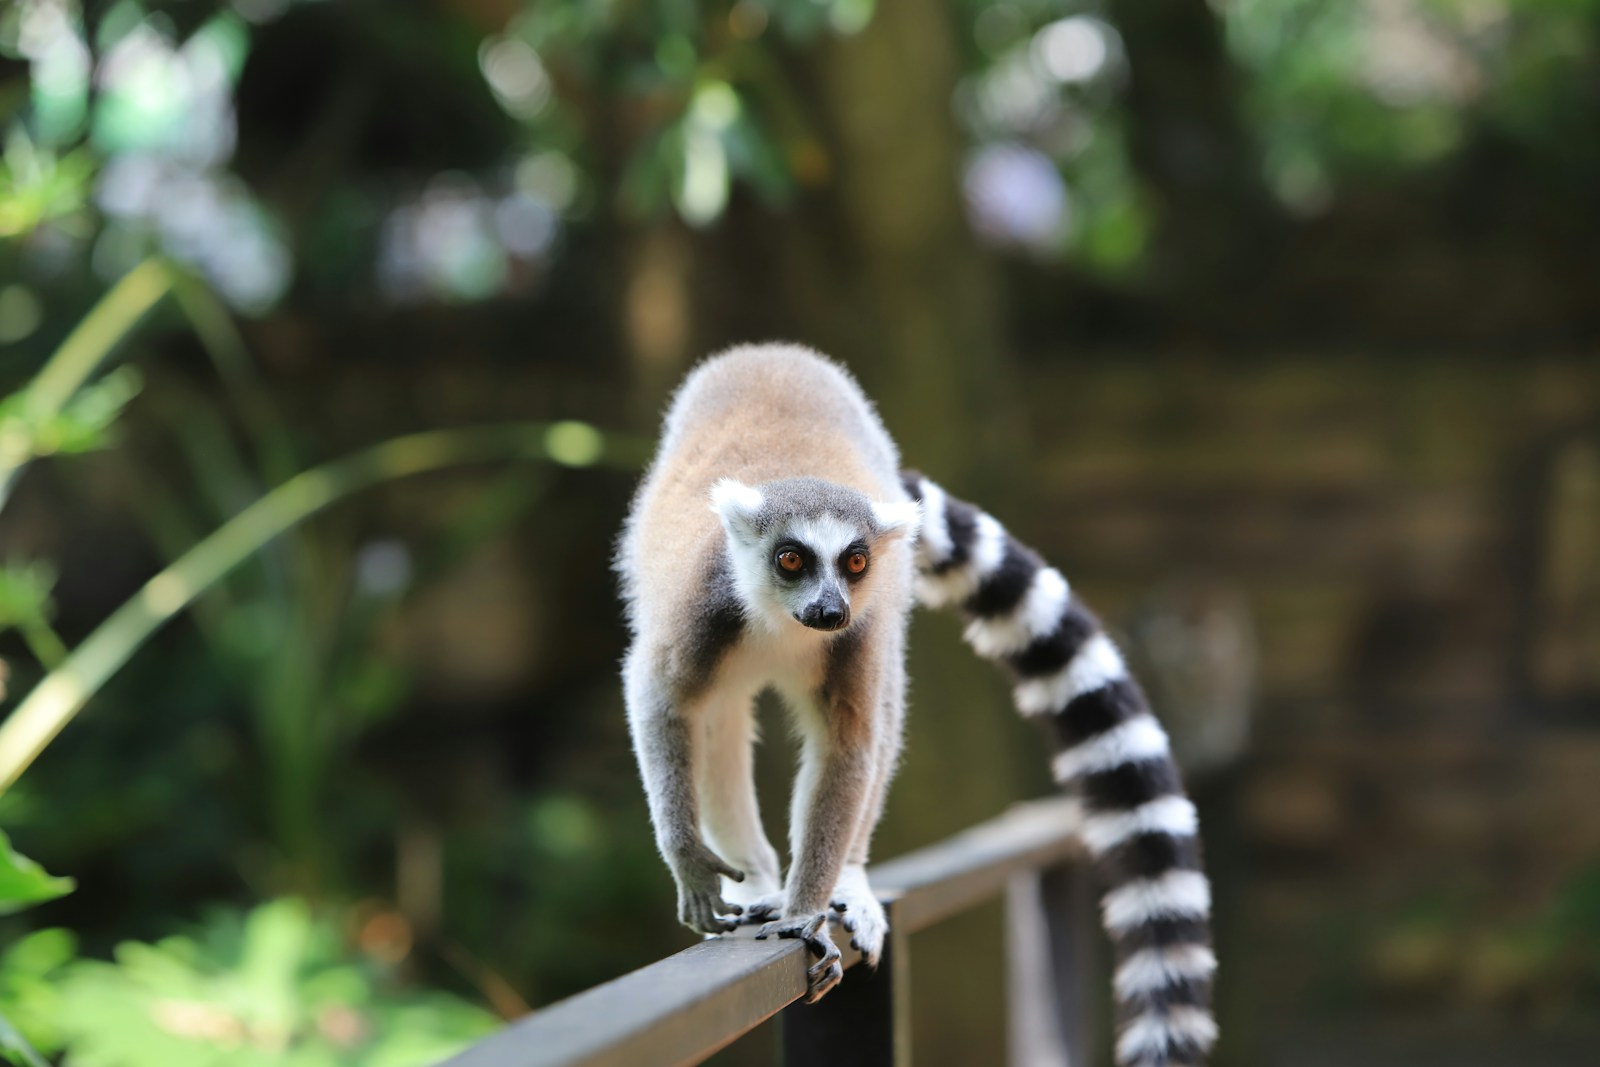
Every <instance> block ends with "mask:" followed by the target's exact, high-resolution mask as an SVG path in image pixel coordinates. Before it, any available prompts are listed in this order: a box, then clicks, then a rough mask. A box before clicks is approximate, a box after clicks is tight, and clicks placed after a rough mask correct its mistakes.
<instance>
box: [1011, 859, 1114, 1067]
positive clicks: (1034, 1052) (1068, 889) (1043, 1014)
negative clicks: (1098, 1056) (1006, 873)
mask: <svg viewBox="0 0 1600 1067" xmlns="http://www.w3.org/2000/svg"><path fill="white" fill-rule="evenodd" d="M1099 938H1100V933H1099V927H1098V924H1097V922H1096V917H1095V893H1094V883H1093V874H1092V872H1090V871H1089V870H1087V869H1086V868H1085V867H1084V866H1083V865H1082V864H1061V865H1057V866H1054V867H1046V868H1044V869H1043V870H1038V871H1019V872H1017V873H1016V874H1014V875H1012V876H1011V880H1010V882H1009V883H1008V885H1007V887H1006V959H1007V963H1006V969H1007V977H1008V980H1009V983H1010V989H1009V991H1008V992H1009V996H1008V997H1007V1004H1008V1008H1007V1010H1008V1012H1009V1016H1010V1018H1009V1026H1008V1036H1009V1039H1010V1040H1009V1055H1008V1060H1009V1062H1010V1064H1011V1067H1087V1065H1088V1064H1089V1063H1091V1062H1093V1061H1092V1060H1091V1059H1090V1055H1091V1051H1092V1050H1093V1049H1094V1047H1095V1040H1096V1038H1097V1030H1098V1027H1097V1026H1096V1025H1095V1021H1096V1018H1097V1010H1096V1009H1098V1008H1099V1007H1100V1006H1101V1005H1102V1002H1101V999H1100V997H1099V996H1098V995H1097V993H1098V990H1099V988H1100V986H1099V985H1098V984H1096V980H1095V976H1096V975H1097V974H1099V973H1100V972H1099V971H1098V970H1096V964H1097V962H1098V959H1097V958H1098V956H1099V955H1100V953H1099V952H1097V951H1096V948H1097V947H1098V945H1099V943H1100V942H1099ZM1100 981H1101V983H1103V982H1104V979H1103V977H1102V978H1101V979H1100Z"/></svg>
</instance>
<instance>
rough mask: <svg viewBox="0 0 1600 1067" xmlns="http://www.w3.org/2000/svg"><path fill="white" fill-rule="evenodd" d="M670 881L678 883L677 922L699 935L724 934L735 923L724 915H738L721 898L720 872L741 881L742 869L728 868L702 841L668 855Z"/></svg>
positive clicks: (735, 905) (734, 909)
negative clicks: (670, 872)
mask: <svg viewBox="0 0 1600 1067" xmlns="http://www.w3.org/2000/svg"><path fill="white" fill-rule="evenodd" d="M667 863H668V864H669V865H670V866H671V867H672V877H673V880H674V881H676V882H677V883H678V921H679V922H681V923H682V924H683V925H685V926H687V927H688V928H689V929H691V930H694V931H696V932H698V933H702V934H725V933H727V932H728V931H729V930H732V929H733V928H734V927H735V926H736V925H738V924H737V923H736V922H735V921H734V920H733V919H724V918H722V916H724V915H735V916H736V915H738V914H739V913H740V911H741V910H742V909H741V908H740V907H739V905H737V904H729V903H728V902H727V901H726V900H723V899H722V883H721V882H720V881H718V876H719V875H726V876H728V877H729V878H731V879H733V880H734V881H735V882H742V881H744V872H743V871H741V870H739V869H738V868H736V867H730V866H728V865H727V864H726V863H724V862H723V861H722V858H721V857H720V856H718V855H717V854H716V853H715V852H712V851H711V850H710V849H709V848H707V847H706V846H705V845H702V844H698V843H696V844H692V845H689V846H688V847H686V848H682V849H678V850H675V851H674V852H673V853H672V854H671V855H669V856H668V857H667Z"/></svg>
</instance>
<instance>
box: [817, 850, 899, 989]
mask: <svg viewBox="0 0 1600 1067" xmlns="http://www.w3.org/2000/svg"><path fill="white" fill-rule="evenodd" d="M831 906H832V908H833V910H834V911H835V912H837V913H838V915H839V922H840V923H841V925H843V926H844V928H845V929H846V930H848V931H849V932H850V944H851V946H852V947H853V948H855V949H856V950H857V951H859V952H860V953H861V955H862V957H863V958H864V959H865V960H866V961H867V965H868V966H869V967H876V966H877V965H878V960H879V959H880V958H881V957H882V956H883V940H884V938H885V937H886V936H887V935H888V933H889V919H888V917H887V916H886V915H884V913H883V905H882V904H881V903H879V902H878V898H877V896H876V895H874V894H873V892H872V889H871V888H870V887H869V886H868V885H867V875H866V871H865V870H864V869H862V868H861V867H859V866H851V867H846V868H845V869H844V871H843V873H842V874H840V876H839V885H838V888H836V889H835V890H834V891H833V901H832V905H831Z"/></svg>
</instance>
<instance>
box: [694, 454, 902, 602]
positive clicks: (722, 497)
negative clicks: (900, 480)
mask: <svg viewBox="0 0 1600 1067" xmlns="http://www.w3.org/2000/svg"><path fill="white" fill-rule="evenodd" d="M767 503H768V499H767V496H766V495H765V494H764V493H763V492H762V491H761V489H760V488H758V487H756V486H750V485H745V484H743V483H741V482H738V481H736V480H734V479H732V478H724V479H722V480H720V481H718V482H717V483H716V484H715V485H714V486H712V489H711V509H712V510H713V511H715V512H716V513H717V515H718V516H719V517H720V518H721V519H722V525H723V529H724V530H725V531H726V533H727V535H728V556H729V561H730V563H731V564H732V571H733V582H734V587H735V589H736V591H737V593H738V596H739V599H740V601H741V602H742V603H743V605H744V607H745V612H746V615H747V616H748V617H749V618H751V619H752V620H755V621H757V622H759V623H761V624H762V625H763V626H764V627H765V628H767V629H769V630H772V631H779V630H781V629H783V628H785V627H793V628H798V627H799V626H800V625H801V623H800V622H799V621H798V620H799V619H800V617H801V616H802V615H803V614H804V613H805V612H806V610H807V608H808V607H809V606H812V605H814V604H817V603H818V602H820V601H832V602H839V601H842V602H843V604H844V605H845V608H846V610H847V611H848V612H849V615H850V618H851V619H854V618H856V617H858V615H859V612H860V610H861V608H862V607H863V602H864V600H865V599H866V593H867V590H868V587H869V585H870V581H869V579H866V578H864V579H861V580H859V581H851V580H850V579H848V578H847V577H846V575H845V573H844V572H843V570H842V569H841V568H840V566H839V560H840V557H841V556H843V555H844V554H845V553H846V550H848V549H849V548H850V546H851V545H855V544H860V545H863V546H865V547H866V549H867V552H868V561H869V562H868V575H869V576H870V573H871V569H872V566H873V561H872V551H873V548H874V547H875V546H876V545H878V544H881V543H882V542H883V541H884V540H886V539H888V538H890V537H896V536H903V535H906V534H912V535H914V533H915V531H916V528H917V525H918V523H919V521H920V519H921V510H920V509H919V507H918V505H917V504H916V503H915V502H913V501H904V502H901V501H889V502H880V501H867V500H863V501H862V503H863V505H865V506H863V507H861V508H860V509H859V510H860V512H861V515H862V517H863V518H864V519H865V518H866V517H867V516H868V515H869V514H870V519H867V523H868V524H867V525H862V524H860V523H858V522H852V521H851V520H850V519H849V518H847V517H846V516H844V515H841V514H838V513H836V512H835V511H832V510H819V511H817V512H815V513H813V514H803V515H800V516H798V517H785V518H782V519H778V520H774V519H773V517H772V516H771V515H766V516H763V514H762V510H763V508H764V507H765V506H766V505H767ZM869 508H870V511H869ZM788 543H793V544H796V545H799V546H800V547H801V548H802V549H803V550H804V552H803V554H804V555H805V556H806V557H807V567H806V570H805V572H804V573H803V574H801V575H799V576H797V577H788V576H786V575H783V574H781V573H780V572H779V571H778V570H777V569H776V564H775V558H776V555H777V553H778V550H779V548H780V547H781V546H783V545H785V544H788Z"/></svg>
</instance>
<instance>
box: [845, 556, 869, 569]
mask: <svg viewBox="0 0 1600 1067" xmlns="http://www.w3.org/2000/svg"><path fill="white" fill-rule="evenodd" d="M844 566H845V569H846V570H847V571H849V572H850V573H851V574H860V573H861V572H862V571H864V570H866V569H867V556H866V553H864V552H852V553H850V557H849V558H848V559H846V560H845V561H844Z"/></svg>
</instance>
